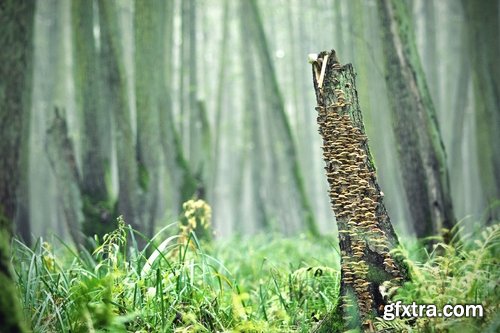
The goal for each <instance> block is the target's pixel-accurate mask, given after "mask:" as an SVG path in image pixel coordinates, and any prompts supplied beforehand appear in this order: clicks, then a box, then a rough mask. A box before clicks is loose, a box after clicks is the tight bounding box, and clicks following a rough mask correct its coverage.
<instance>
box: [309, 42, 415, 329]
mask: <svg viewBox="0 0 500 333" xmlns="http://www.w3.org/2000/svg"><path fill="white" fill-rule="evenodd" d="M312 64H313V82H314V88H315V90H316V99H317V103H318V106H317V107H316V110H317V111H318V118H317V120H318V125H319V132H320V134H321V136H322V137H323V157H324V160H325V162H326V167H325V170H326V175H327V180H328V183H329V186H330V191H329V194H330V200H331V204H332V209H333V211H334V213H335V216H336V219H337V225H338V230H339V242H340V250H341V277H342V283H341V287H340V293H341V301H340V303H339V305H340V306H339V307H338V309H339V311H340V313H341V314H342V318H343V321H344V322H343V325H344V327H345V328H349V329H351V328H360V327H363V328H364V329H365V330H373V324H372V318H374V317H375V316H377V315H380V314H381V313H382V309H383V306H384V297H382V295H381V291H380V286H381V285H382V284H383V285H384V286H386V285H388V284H389V285H391V286H397V285H400V284H401V283H402V282H403V281H405V280H407V278H408V271H407V269H406V267H405V265H404V263H403V261H402V259H401V258H396V257H394V255H393V254H392V253H390V251H391V250H392V249H394V248H395V247H396V246H397V245H398V239H397V236H396V234H395V232H394V229H393V228H392V225H391V222H390V219H389V215H388V214H387V211H386V209H385V206H384V203H383V193H382V192H381V191H380V187H379V185H378V183H377V179H376V174H375V166H374V164H373V158H372V156H371V155H370V150H369V147H368V141H367V137H366V135H365V129H364V125H363V118H362V114H361V109H360V107H359V102H358V96H357V91H356V83H355V73H354V69H353V67H352V65H351V64H347V65H344V66H342V65H340V63H339V62H338V60H337V57H336V55H335V51H333V50H332V51H331V52H322V53H320V54H319V56H318V57H317V58H316V59H312Z"/></svg>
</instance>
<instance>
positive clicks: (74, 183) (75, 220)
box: [46, 109, 84, 244]
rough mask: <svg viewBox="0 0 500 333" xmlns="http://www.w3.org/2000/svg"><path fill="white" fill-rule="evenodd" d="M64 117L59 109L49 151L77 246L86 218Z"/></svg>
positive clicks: (49, 138) (54, 120)
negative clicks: (83, 212)
mask: <svg viewBox="0 0 500 333" xmlns="http://www.w3.org/2000/svg"><path fill="white" fill-rule="evenodd" d="M64 117H65V116H64V115H62V114H60V111H59V110H58V109H55V115H54V119H53V120H52V124H51V126H50V127H49V128H48V130H47V141H46V151H47V155H48V158H49V161H50V164H51V166H52V169H53V170H54V174H55V175H57V178H56V185H57V188H58V193H59V201H60V204H61V207H62V211H63V215H64V219H65V220H66V224H67V227H68V231H69V233H70V235H71V237H72V238H73V241H74V242H75V243H76V244H82V241H83V237H82V233H81V231H82V224H83V220H84V216H83V214H82V211H83V210H82V208H83V202H82V192H81V191H82V190H81V189H82V186H81V176H80V173H79V171H78V167H77V165H76V156H75V149H74V146H73V142H72V141H71V139H70V138H69V136H68V126H67V123H66V119H65V118H64Z"/></svg>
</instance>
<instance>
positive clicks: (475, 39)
mask: <svg viewBox="0 0 500 333" xmlns="http://www.w3.org/2000/svg"><path fill="white" fill-rule="evenodd" d="M462 4H463V7H464V12H465V17H466V20H467V37H468V48H467V49H468V50H469V51H468V55H469V57H470V61H471V65H472V70H473V72H472V84H473V88H474V99H475V117H476V137H477V152H478V159H479V161H478V162H479V168H480V169H481V172H480V179H481V185H482V188H483V192H484V194H485V196H486V198H485V199H486V200H487V204H488V205H491V204H492V203H493V202H494V201H498V200H500V144H499V143H500V112H499V110H500V65H499V64H498V55H499V54H500V43H499V41H498V33H499V29H500V28H499V19H498V10H499V3H498V1H496V0H487V1H472V0H469V1H466V0H463V1H462ZM490 208H492V209H491V211H490V218H492V219H499V218H500V206H499V205H497V206H496V208H493V207H490Z"/></svg>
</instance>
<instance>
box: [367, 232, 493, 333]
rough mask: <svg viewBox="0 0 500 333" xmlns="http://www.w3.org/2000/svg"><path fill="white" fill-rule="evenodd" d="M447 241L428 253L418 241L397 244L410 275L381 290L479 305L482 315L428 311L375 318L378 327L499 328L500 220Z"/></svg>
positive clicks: (394, 296) (404, 297) (398, 297)
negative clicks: (395, 286)
mask: <svg viewBox="0 0 500 333" xmlns="http://www.w3.org/2000/svg"><path fill="white" fill-rule="evenodd" d="M460 234H461V237H460V239H458V237H457V238H456V239H455V240H453V241H452V242H451V243H450V244H445V243H443V242H437V243H436V244H435V245H434V246H433V250H432V251H431V252H430V253H429V252H428V251H427V250H425V247H422V246H412V247H411V250H408V249H403V248H399V249H397V250H396V251H399V252H400V253H401V254H402V255H403V256H404V257H406V258H412V259H411V260H410V259H407V260H406V262H407V263H408V266H409V268H410V273H411V277H412V281H411V282H407V283H405V284H404V285H403V287H401V288H399V289H397V290H386V293H387V294H388V296H389V297H390V298H391V301H392V302H397V301H401V303H402V304H406V305H408V304H412V302H415V303H416V304H422V305H423V304H433V305H435V306H436V309H437V311H441V310H442V309H443V307H444V306H446V305H467V304H474V305H476V304H479V305H482V307H483V309H484V312H483V316H482V317H474V318H473V317H470V318H466V317H449V318H445V317H444V316H442V317H440V316H432V312H431V316H430V317H426V316H424V317H419V318H396V319H395V320H392V321H387V320H384V319H383V318H377V319H378V321H377V323H376V328H377V330H379V331H383V332H464V333H465V332H481V333H483V332H485V333H487V332H490V333H494V332H500V312H499V307H500V224H498V223H497V224H493V225H491V226H488V227H483V228H481V230H478V231H476V232H474V233H471V234H464V233H463V232H462V233H460Z"/></svg>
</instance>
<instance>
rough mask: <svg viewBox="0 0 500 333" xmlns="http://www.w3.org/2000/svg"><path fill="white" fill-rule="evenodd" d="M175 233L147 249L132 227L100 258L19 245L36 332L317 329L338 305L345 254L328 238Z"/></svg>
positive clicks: (23, 288) (19, 272)
mask: <svg viewBox="0 0 500 333" xmlns="http://www.w3.org/2000/svg"><path fill="white" fill-rule="evenodd" d="M176 228H177V224H172V225H170V226H168V227H166V228H165V229H164V230H162V231H161V232H160V233H158V234H157V235H156V236H155V237H154V238H153V239H152V240H151V241H150V242H148V244H147V247H146V249H145V250H144V251H142V252H140V251H138V250H137V249H136V248H135V247H134V246H131V244H134V242H133V241H131V239H132V238H133V237H134V236H137V235H136V234H135V233H134V231H133V230H131V229H130V228H128V227H126V226H125V224H124V223H123V222H120V224H119V227H118V229H117V230H115V231H114V232H112V233H111V234H108V235H106V236H105V237H104V239H103V240H100V241H96V246H95V250H94V251H93V252H92V253H91V252H89V251H85V250H81V251H79V252H76V251H75V250H74V249H72V248H71V247H70V246H67V245H66V244H64V243H61V242H60V244H59V245H58V246H53V245H52V244H49V243H48V242H44V241H42V240H40V241H39V242H38V243H37V244H35V245H34V247H33V248H32V249H30V248H28V247H26V246H25V245H24V244H22V243H21V242H19V241H14V244H13V248H14V256H13V263H14V267H15V272H16V276H17V282H18V286H19V291H20V293H21V299H22V303H23V305H24V308H25V312H26V315H27V316H28V318H29V319H30V321H31V326H32V329H33V331H34V332H289V331H293V332H309V330H310V328H311V326H312V324H313V323H314V322H316V321H317V320H318V319H319V318H321V317H322V316H324V315H325V314H326V313H327V312H328V311H331V310H332V309H333V308H334V306H335V301H334V300H335V299H336V298H337V294H338V287H339V285H338V279H339V273H338V257H337V256H336V251H335V250H334V249H333V248H332V245H331V241H330V240H328V239H326V238H325V239H322V240H321V241H317V240H312V239H309V238H307V237H305V236H298V237H295V238H288V239H283V238H278V237H273V236H258V237H254V238H252V239H244V238H234V239H232V240H228V241H223V242H220V243H217V244H212V243H206V244H204V243H203V242H200V241H198V239H197V238H196V236H195V234H194V233H192V232H191V233H190V234H189V237H188V238H187V239H183V237H182V236H180V235H174V236H169V235H172V234H173V233H175V231H176V230H177V229H176ZM53 247H55V249H53ZM155 249H157V250H156V251H155ZM160 249H161V251H160ZM146 253H148V255H146Z"/></svg>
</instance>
